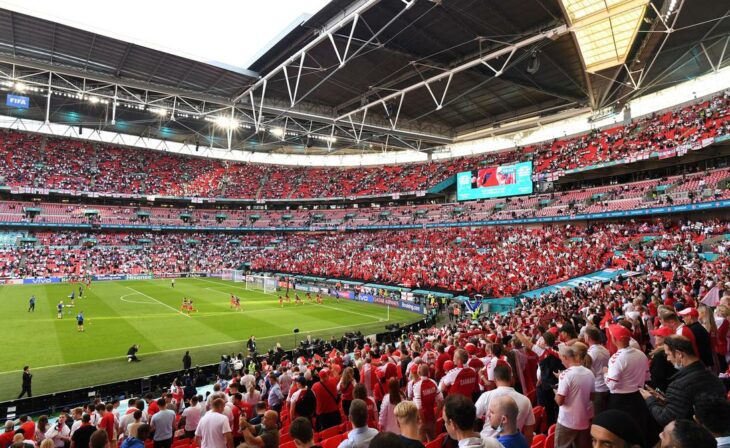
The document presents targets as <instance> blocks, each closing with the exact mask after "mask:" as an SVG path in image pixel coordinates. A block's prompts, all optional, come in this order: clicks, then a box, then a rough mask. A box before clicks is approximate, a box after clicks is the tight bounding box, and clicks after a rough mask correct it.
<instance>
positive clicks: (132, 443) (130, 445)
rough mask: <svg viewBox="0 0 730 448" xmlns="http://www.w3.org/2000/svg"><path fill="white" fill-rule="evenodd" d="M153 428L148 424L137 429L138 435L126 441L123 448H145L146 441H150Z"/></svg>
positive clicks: (143, 424)
mask: <svg viewBox="0 0 730 448" xmlns="http://www.w3.org/2000/svg"><path fill="white" fill-rule="evenodd" d="M151 432H152V428H151V427H150V425H148V424H146V423H142V424H141V425H139V427H137V435H136V436H130V437H127V438H126V439H124V442H122V446H121V448H144V442H145V440H147V439H149V437H150V433H151Z"/></svg>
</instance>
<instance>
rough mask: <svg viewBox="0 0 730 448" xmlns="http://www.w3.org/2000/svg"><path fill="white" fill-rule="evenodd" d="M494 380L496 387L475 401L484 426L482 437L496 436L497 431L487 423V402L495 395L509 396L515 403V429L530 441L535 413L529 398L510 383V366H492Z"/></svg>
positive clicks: (478, 415) (478, 416)
mask: <svg viewBox="0 0 730 448" xmlns="http://www.w3.org/2000/svg"><path fill="white" fill-rule="evenodd" d="M494 381H495V384H496V385H497V388H496V389H493V390H490V391H486V392H484V393H483V394H482V395H481V396H480V397H479V399H478V400H477V402H476V409H477V418H478V419H484V427H483V428H482V432H481V435H482V437H497V431H496V429H495V428H494V427H493V425H491V424H490V423H489V419H488V418H486V417H487V412H488V410H489V404H490V403H491V401H492V400H494V399H495V398H497V397H502V396H509V397H511V398H512V400H513V401H514V402H515V404H516V405H517V409H518V412H517V419H516V424H517V430H518V431H521V432H522V434H523V435H524V436H525V439H526V440H527V444H528V445H530V444H531V442H532V435H533V432H534V428H535V415H534V414H533V413H532V403H530V399H529V398H527V397H526V396H524V395H522V394H521V393H519V392H517V391H516V390H515V389H514V388H513V387H512V386H511V385H512V381H513V380H512V368H511V367H509V365H504V364H499V365H497V366H496V367H495V368H494Z"/></svg>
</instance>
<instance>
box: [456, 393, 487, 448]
mask: <svg viewBox="0 0 730 448" xmlns="http://www.w3.org/2000/svg"><path fill="white" fill-rule="evenodd" d="M443 419H444V425H445V426H446V431H447V432H448V433H449V437H451V438H452V439H454V440H456V441H457V442H458V443H459V448H500V447H501V446H502V445H501V444H500V443H499V442H498V441H497V439H494V438H484V439H483V438H482V437H481V436H480V435H479V433H478V432H476V431H474V421H475V420H476V408H475V407H474V403H473V402H472V401H471V400H470V399H468V398H467V397H465V396H464V395H461V394H455V395H449V396H448V397H446V400H444V410H443Z"/></svg>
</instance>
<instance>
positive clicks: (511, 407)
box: [487, 395, 557, 448]
mask: <svg viewBox="0 0 730 448" xmlns="http://www.w3.org/2000/svg"><path fill="white" fill-rule="evenodd" d="M519 411H520V410H519V408H518V407H517V403H516V402H515V400H514V399H513V398H512V397H510V396H509V395H502V396H499V397H494V398H493V399H492V400H491V401H490V402H489V411H488V413H487V420H488V422H489V426H491V427H492V429H494V430H495V431H497V436H496V437H497V441H498V442H499V443H501V444H502V446H504V448H528V447H529V446H530V445H529V444H528V443H527V439H526V438H525V436H524V435H523V434H522V433H521V432H520V430H519V428H518V427H517V415H518V414H519ZM556 437H557V436H556Z"/></svg>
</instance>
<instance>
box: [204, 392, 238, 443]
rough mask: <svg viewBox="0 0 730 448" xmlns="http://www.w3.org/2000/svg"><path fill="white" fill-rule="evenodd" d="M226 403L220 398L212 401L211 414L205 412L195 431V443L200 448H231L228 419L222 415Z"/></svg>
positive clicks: (231, 440) (231, 439)
mask: <svg viewBox="0 0 730 448" xmlns="http://www.w3.org/2000/svg"><path fill="white" fill-rule="evenodd" d="M225 406H226V401H225V400H224V399H222V398H216V399H215V400H213V403H212V406H211V412H206V413H205V415H203V417H202V418H201V419H200V424H198V428H197V429H196V430H195V443H196V444H197V445H200V448H222V447H226V448H233V435H232V434H231V426H230V424H229V423H228V417H226V416H225V415H223V409H224V408H225Z"/></svg>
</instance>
